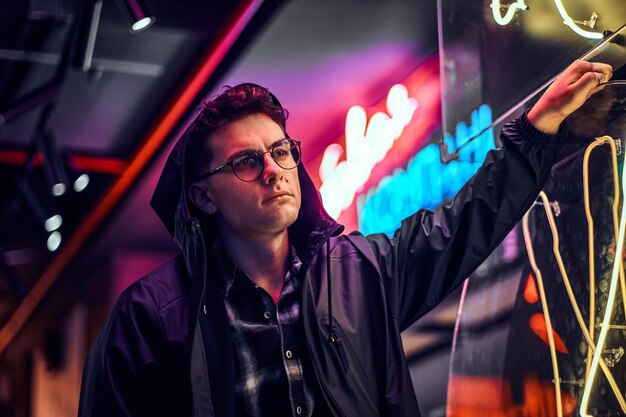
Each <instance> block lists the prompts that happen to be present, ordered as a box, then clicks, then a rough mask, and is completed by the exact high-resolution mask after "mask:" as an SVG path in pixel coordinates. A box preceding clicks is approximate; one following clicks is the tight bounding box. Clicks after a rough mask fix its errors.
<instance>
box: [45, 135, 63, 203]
mask: <svg viewBox="0 0 626 417" xmlns="http://www.w3.org/2000/svg"><path fill="white" fill-rule="evenodd" d="M39 148H40V150H41V152H42V153H43V157H44V161H43V169H44V174H45V177H46V181H47V183H48V187H50V192H51V193H52V195H53V196H55V197H58V196H60V195H63V194H65V191H66V190H67V184H68V182H69V181H68V179H67V171H66V170H65V163H64V161H63V157H62V155H61V152H60V150H59V147H58V146H57V143H56V138H55V136H54V133H53V132H52V130H46V131H44V132H42V133H41V134H39Z"/></svg>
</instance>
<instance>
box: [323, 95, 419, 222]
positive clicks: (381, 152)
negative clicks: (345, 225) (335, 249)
mask: <svg viewBox="0 0 626 417" xmlns="http://www.w3.org/2000/svg"><path fill="white" fill-rule="evenodd" d="M417 105H418V104H417V100H416V99H415V98H412V97H409V92H408V90H407V88H406V87H405V86H404V85H402V84H396V85H394V86H393V87H391V89H390V90H389V93H388V95H387V101H386V107H387V109H386V110H387V112H386V113H385V112H376V113H374V114H373V115H372V117H371V118H370V120H369V123H368V122H367V113H366V111H365V109H364V108H363V107H360V106H353V107H352V108H351V109H350V110H349V111H348V114H347V116H346V159H345V160H344V161H341V162H338V161H339V157H340V155H341V153H342V152H341V150H340V149H341V146H340V145H338V144H334V145H331V146H329V147H328V148H327V149H326V151H325V152H324V156H323V157H322V162H321V164H320V178H321V180H322V186H321V187H320V193H321V195H322V201H323V203H324V208H325V209H326V211H328V213H329V214H330V215H331V216H332V217H334V218H337V217H339V215H340V214H341V212H342V211H343V210H344V209H346V208H348V207H350V205H351V204H352V201H353V200H354V196H355V195H356V193H357V192H358V191H359V189H360V188H361V187H362V186H363V185H364V184H365V183H366V182H367V180H368V179H369V177H370V174H371V172H372V169H373V168H374V167H375V166H376V164H378V163H379V162H380V161H381V160H382V159H383V158H384V157H385V155H387V152H389V149H391V147H392V146H393V143H394V141H396V140H397V139H398V137H400V135H401V134H402V132H403V130H404V128H405V127H406V126H407V125H408V124H409V122H410V121H411V119H412V118H413V115H414V114H415V110H416V109H417Z"/></svg>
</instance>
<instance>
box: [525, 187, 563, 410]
mask: <svg viewBox="0 0 626 417" xmlns="http://www.w3.org/2000/svg"><path fill="white" fill-rule="evenodd" d="M541 194H543V191H542V192H541ZM543 195H544V196H545V194H543ZM546 200H547V198H546ZM544 202H545V201H544ZM532 209H533V208H532V207H531V208H530V209H528V211H527V212H526V214H524V218H523V219H522V220H523V221H522V230H523V231H524V243H525V244H526V249H529V248H530V250H527V252H528V260H529V262H530V266H531V268H532V269H533V271H534V272H535V278H536V279H537V287H539V297H540V298H541V307H542V309H543V316H544V317H545V318H546V330H547V332H548V341H549V342H550V358H551V359H552V372H553V373H554V391H555V398H556V414H557V417H563V402H562V401H561V378H560V377H559V364H558V363H557V361H556V348H555V347H554V334H553V331H552V321H551V320H550V310H549V309H548V301H547V299H546V292H545V289H544V287H543V277H542V275H541V270H540V269H539V267H538V266H537V263H536V262H535V253H534V251H533V250H532V246H533V242H532V240H531V238H530V232H529V231H528V215H529V214H530V211H531V210H532ZM549 210H550V206H548V205H547V204H546V211H549Z"/></svg>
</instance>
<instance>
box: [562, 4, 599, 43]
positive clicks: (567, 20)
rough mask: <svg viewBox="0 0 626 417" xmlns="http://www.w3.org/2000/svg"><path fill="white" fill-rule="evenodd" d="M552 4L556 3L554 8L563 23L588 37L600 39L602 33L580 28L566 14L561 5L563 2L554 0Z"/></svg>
mask: <svg viewBox="0 0 626 417" xmlns="http://www.w3.org/2000/svg"><path fill="white" fill-rule="evenodd" d="M554 4H556V8H557V9H558V11H559V13H560V14H561V17H562V18H563V23H565V24H566V25H567V26H569V27H570V28H571V29H572V30H573V31H574V32H576V33H577V34H579V35H580V36H583V37H585V38H589V39H602V38H603V35H602V34H601V33H598V32H590V31H588V30H584V29H581V28H580V26H578V25H577V24H576V23H574V20H573V19H572V18H571V17H570V16H569V14H567V11H566V10H565V7H564V6H563V2H562V1H561V0H554Z"/></svg>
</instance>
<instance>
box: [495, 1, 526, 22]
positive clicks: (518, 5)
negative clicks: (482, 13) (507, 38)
mask: <svg viewBox="0 0 626 417" xmlns="http://www.w3.org/2000/svg"><path fill="white" fill-rule="evenodd" d="M490 7H491V12H492V13H493V19H494V20H495V21H496V23H497V24H499V25H501V26H505V25H508V24H509V23H511V20H513V16H515V12H517V11H518V10H528V6H526V3H524V0H517V2H515V3H511V4H509V8H508V9H507V10H506V13H505V15H504V16H502V14H501V9H502V7H503V6H502V5H501V4H500V0H493V1H492V2H491V5H490Z"/></svg>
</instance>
